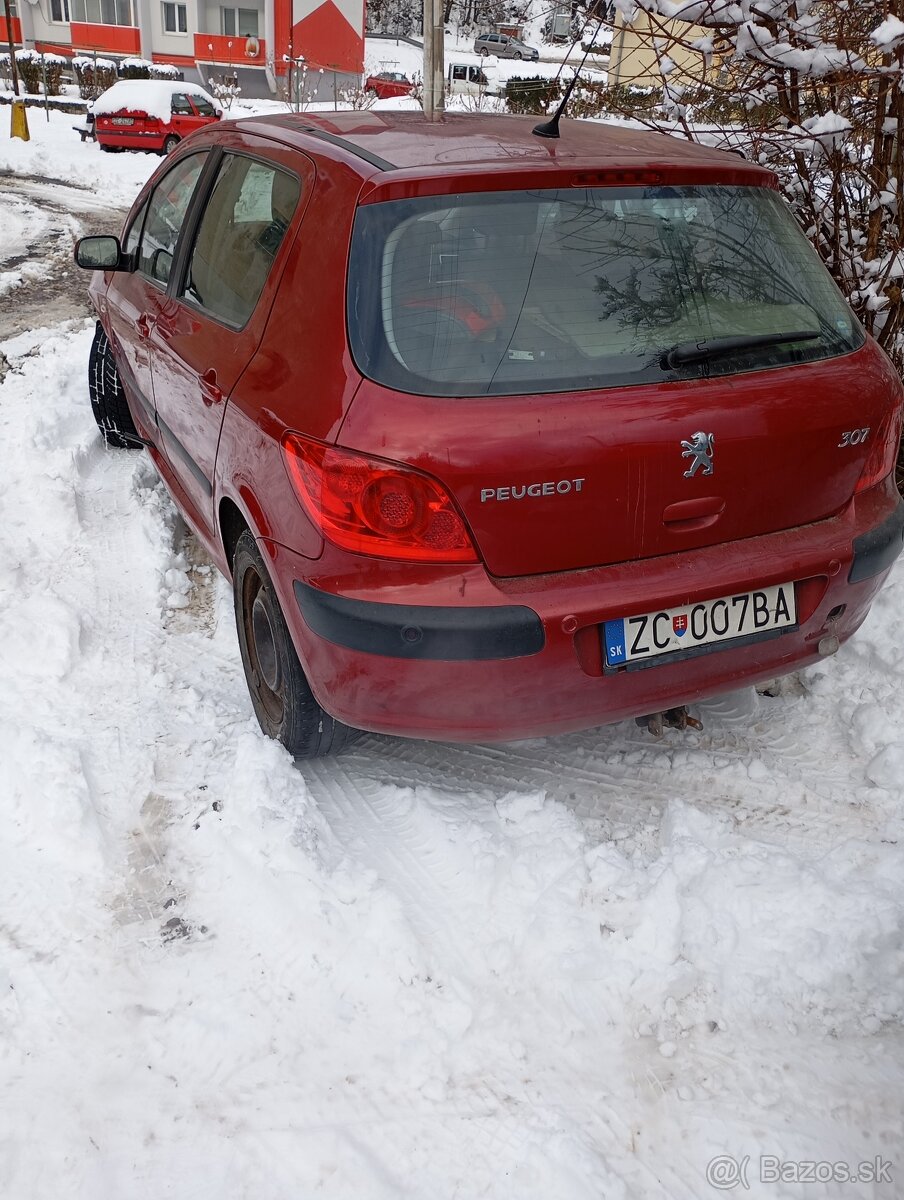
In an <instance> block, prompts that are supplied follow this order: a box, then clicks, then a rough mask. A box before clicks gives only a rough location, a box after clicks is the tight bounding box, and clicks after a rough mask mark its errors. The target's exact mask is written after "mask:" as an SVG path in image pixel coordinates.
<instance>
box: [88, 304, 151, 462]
mask: <svg viewBox="0 0 904 1200" xmlns="http://www.w3.org/2000/svg"><path fill="white" fill-rule="evenodd" d="M88 395H89V396H90V397H91V411H92V412H93V413H94V420H95V421H96V422H97V428H98V429H99V430H100V431H101V433H102V434H103V438H104V441H105V442H106V443H107V445H108V446H118V447H120V448H121V449H124V450H135V449H140V448H141V441H140V439H139V437H138V430H137V429H136V428H135V422H134V421H133V420H132V414H131V413H130V412H129V405H128V401H127V400H126V394H125V392H124V391H123V390H122V381H121V380H120V378H119V371H117V369H116V361H115V359H114V358H113V351H112V349H111V348H110V342H109V339H108V338H107V335H106V333H105V332H104V327H103V325H101V323H100V321H98V322H97V329H96V330H95V333H94V341H93V343H92V345H91V354H90V355H89V357H88Z"/></svg>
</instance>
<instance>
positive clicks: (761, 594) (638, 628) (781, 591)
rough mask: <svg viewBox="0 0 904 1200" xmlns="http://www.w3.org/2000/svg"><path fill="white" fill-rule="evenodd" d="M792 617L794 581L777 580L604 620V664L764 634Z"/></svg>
mask: <svg viewBox="0 0 904 1200" xmlns="http://www.w3.org/2000/svg"><path fill="white" fill-rule="evenodd" d="M796 623H797V607H796V603H795V597H794V584H793V583H781V584H778V585H776V586H774V587H767V588H760V589H758V590H757V591H755V592H739V593H738V594H736V595H734V596H720V597H719V598H718V599H717V600H704V601H700V602H699V603H697V604H692V605H683V606H682V607H681V608H670V609H666V610H663V611H660V612H649V613H641V614H639V615H638V616H633V617H619V618H618V619H617V620H614V621H606V623H605V625H604V626H603V630H602V632H603V650H604V658H605V663H606V666H607V667H619V666H624V665H626V664H629V663H637V662H639V660H641V659H644V660H650V659H654V658H658V657H660V656H661V655H668V654H674V653H675V652H676V651H679V650H681V651H685V652H686V651H688V650H696V649H698V648H699V647H702V646H712V645H715V644H717V643H719V642H731V641H734V640H736V639H738V638H744V639H753V638H760V637H768V636H770V635H771V634H774V633H780V632H782V631H784V630H787V629H793V628H795V626H796Z"/></svg>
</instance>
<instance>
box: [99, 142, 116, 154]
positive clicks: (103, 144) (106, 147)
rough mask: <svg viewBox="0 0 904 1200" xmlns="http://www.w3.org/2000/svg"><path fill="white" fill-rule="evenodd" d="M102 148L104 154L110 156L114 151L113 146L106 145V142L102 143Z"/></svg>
mask: <svg viewBox="0 0 904 1200" xmlns="http://www.w3.org/2000/svg"><path fill="white" fill-rule="evenodd" d="M100 148H101V150H102V151H103V152H104V154H109V153H110V151H111V150H112V149H113V147H112V146H108V145H106V143H104V142H101V143H100Z"/></svg>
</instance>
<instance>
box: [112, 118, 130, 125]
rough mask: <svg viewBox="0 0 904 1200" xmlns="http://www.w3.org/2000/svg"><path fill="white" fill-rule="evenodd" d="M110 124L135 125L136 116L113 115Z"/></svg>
mask: <svg viewBox="0 0 904 1200" xmlns="http://www.w3.org/2000/svg"><path fill="white" fill-rule="evenodd" d="M110 124H111V125H134V124H135V118H134V117H111V118H110Z"/></svg>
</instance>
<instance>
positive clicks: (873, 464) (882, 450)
mask: <svg viewBox="0 0 904 1200" xmlns="http://www.w3.org/2000/svg"><path fill="white" fill-rule="evenodd" d="M900 441H901V409H900V408H896V409H895V411H894V412H893V413H891V414H889V416H887V417H886V418H885V420H884V421H883V422H882V424H881V425H880V426H879V429H878V431H877V436H876V439H875V441H874V442H873V444H872V446H871V447H870V449H869V450H868V451H867V455H866V462H865V463H864V464H863V470H862V471H861V472H860V478H859V479H858V480H857V486H856V487H855V488H854V492H855V493H856V492H865V491H867V490H868V489H869V488H871V487H875V486H876V484H877V483H881V482H882V480H883V479H884V478H885V476H886V475H887V474H888V473H889V472H890V471H893V470H894V466H895V462H896V460H897V457H898V444H899V443H900Z"/></svg>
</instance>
